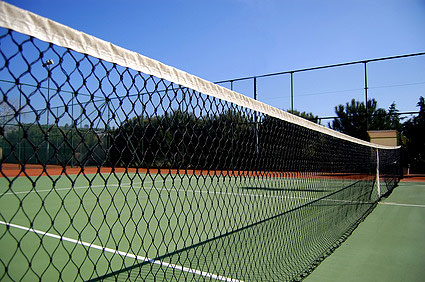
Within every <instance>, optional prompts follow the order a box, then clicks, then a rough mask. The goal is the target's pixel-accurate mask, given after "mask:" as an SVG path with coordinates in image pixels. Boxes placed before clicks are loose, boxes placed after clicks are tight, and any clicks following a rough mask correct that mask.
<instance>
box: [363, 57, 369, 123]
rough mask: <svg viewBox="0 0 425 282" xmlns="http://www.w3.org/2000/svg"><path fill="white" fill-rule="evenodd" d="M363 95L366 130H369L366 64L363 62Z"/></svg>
mask: <svg viewBox="0 0 425 282" xmlns="http://www.w3.org/2000/svg"><path fill="white" fill-rule="evenodd" d="M363 64H364V95H365V109H366V130H369V107H368V104H367V101H368V97H367V89H368V86H367V62H364V63H363Z"/></svg>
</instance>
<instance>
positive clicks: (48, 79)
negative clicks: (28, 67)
mask: <svg viewBox="0 0 425 282" xmlns="http://www.w3.org/2000/svg"><path fill="white" fill-rule="evenodd" d="M53 64H54V62H53V60H52V59H49V60H47V61H46V62H45V63H43V67H45V68H46V69H47V106H46V115H47V117H46V139H47V140H46V141H47V146H46V164H47V162H48V161H49V105H50V66H51V65H53Z"/></svg>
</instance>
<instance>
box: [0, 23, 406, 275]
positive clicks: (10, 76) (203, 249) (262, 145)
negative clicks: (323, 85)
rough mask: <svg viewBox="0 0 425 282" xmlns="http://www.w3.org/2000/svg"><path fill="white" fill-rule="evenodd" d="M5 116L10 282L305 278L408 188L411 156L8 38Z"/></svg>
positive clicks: (2, 234) (4, 255)
mask: <svg viewBox="0 0 425 282" xmlns="http://www.w3.org/2000/svg"><path fill="white" fill-rule="evenodd" d="M0 111H1V114H0V133H1V134H0V138H1V141H0V146H1V151H0V152H1V162H0V221H1V224H0V240H1V241H0V242H1V249H2V251H1V253H0V279H1V280H13V281H21V280H33V281H35V280H66V281H75V280H85V281H87V280H94V281H96V280H112V281H114V280H118V281H136V280H141V281H142V280H145V281H146V280H155V281H161V280H164V281H173V280H176V281H200V280H201V281H202V280H208V281H217V280H219V281H220V280H221V281H232V280H233V281H261V280H263V281H282V280H286V281H289V280H299V279H302V278H303V277H304V276H305V275H306V274H308V273H309V272H310V271H311V269H313V268H314V266H315V265H317V263H318V262H320V261H321V260H322V259H323V257H325V256H326V255H327V254H329V253H330V252H332V250H333V249H334V248H335V247H337V246H338V245H339V244H340V243H341V242H342V241H343V240H344V239H345V238H346V236H347V235H348V234H350V232H351V231H352V230H353V228H355V227H356V226H357V225H358V223H359V222H360V221H361V220H362V219H363V218H364V217H365V216H366V215H367V214H368V213H369V212H370V211H371V210H372V209H373V207H374V206H375V205H376V203H377V201H378V200H379V198H380V197H381V195H384V194H388V193H390V192H391V190H392V189H393V188H394V187H395V186H396V185H397V183H398V180H399V177H400V163H399V158H400V155H399V150H387V149H376V148H374V147H369V146H365V145H361V144H357V143H353V142H350V141H347V140H343V139H340V138H337V137H335V136H331V135H327V134H323V133H320V132H318V131H315V130H312V129H308V128H305V127H303V126H300V125H297V124H294V123H290V122H288V121H284V120H280V119H277V118H274V117H271V116H269V115H267V114H264V113H261V112H256V111H254V110H252V109H249V108H245V107H241V106H239V105H236V104H234V103H231V102H228V101H225V100H222V99H218V98H214V97H212V96H209V95H208V93H199V92H197V91H195V90H193V89H189V88H186V87H183V86H181V85H178V84H175V83H172V82H170V81H167V80H165V79H162V78H159V77H154V76H151V75H146V74H144V73H141V72H138V71H135V70H132V69H129V68H125V67H121V66H119V65H116V64H113V63H109V62H107V61H104V60H102V59H99V58H95V57H91V56H88V55H85V54H81V53H78V52H75V51H72V50H70V49H67V48H63V47H60V46H57V45H54V44H51V43H46V42H43V41H40V40H38V39H35V38H33V37H31V36H27V35H24V34H20V33H18V32H15V31H12V30H7V29H0ZM378 160H379V173H380V174H379V175H380V181H381V185H380V186H381V195H379V194H378V192H377V189H376V186H377V178H376V177H377V169H378Z"/></svg>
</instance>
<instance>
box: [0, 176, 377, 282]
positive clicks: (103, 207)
mask: <svg viewBox="0 0 425 282" xmlns="http://www.w3.org/2000/svg"><path fill="white" fill-rule="evenodd" d="M345 178H347V177H345ZM0 181H1V183H0V184H1V185H0V187H2V191H0V193H1V195H2V196H1V197H0V201H1V202H0V206H1V209H0V213H1V214H2V219H3V220H2V222H1V227H0V228H2V229H3V230H2V234H4V236H3V237H2V245H3V246H11V248H7V247H6V248H4V249H3V252H2V260H4V261H10V264H9V265H8V270H9V271H11V273H14V274H16V275H17V276H16V277H19V276H21V275H23V274H24V273H25V272H27V270H28V263H29V262H30V263H31V268H32V269H33V270H34V272H35V273H38V274H40V273H43V274H42V276H43V278H46V279H48V280H50V279H51V280H58V279H59V275H61V277H62V278H65V279H66V278H67V277H72V278H77V279H82V280H89V279H93V278H96V276H97V275H99V276H101V275H105V274H108V273H110V272H116V271H118V272H122V269H125V268H127V267H131V266H134V265H136V264H139V263H144V264H145V265H144V266H143V267H137V270H133V271H141V272H142V273H143V272H145V273H144V274H147V277H148V276H149V275H154V276H157V275H158V273H157V272H159V274H160V275H159V277H161V276H163V277H164V279H166V278H167V275H175V274H176V271H181V272H182V273H181V274H180V275H181V277H182V279H183V278H184V279H186V278H187V275H190V276H192V275H195V276H200V277H209V278H210V277H214V276H210V275H217V276H218V277H220V276H221V275H220V266H219V261H220V259H221V257H220V255H222V256H223V257H224V256H226V252H232V249H235V251H236V252H237V249H238V248H244V249H253V248H254V249H255V248H256V245H258V242H256V240H271V239H272V238H273V236H271V235H274V234H267V233H262V234H261V237H263V238H259V234H258V233H257V232H260V231H261V232H263V231H264V230H265V229H267V230H268V229H269V230H270V231H269V233H270V232H272V233H274V232H276V227H279V225H281V224H282V222H281V221H282V219H279V218H285V220H288V219H287V216H286V217H285V216H284V215H285V214H286V213H288V212H289V211H296V210H297V209H300V212H305V211H303V208H300V207H303V206H306V204H307V203H311V202H312V201H315V200H317V199H319V198H321V197H323V196H324V195H329V194H330V192H334V191H335V189H340V187H349V188H351V189H353V188H355V189H358V188H359V187H361V181H360V182H359V181H358V180H349V179H339V180H338V179H333V180H329V179H326V180H324V179H312V178H311V179H309V180H308V181H306V180H305V179H302V178H282V177H275V178H272V177H264V178H263V179H261V178H257V177H247V176H213V175H212V176H209V177H204V176H202V175H179V174H174V175H173V174H137V173H116V174H109V173H108V174H81V175H60V176H55V175H53V176H40V177H35V176H33V177H17V178H15V179H13V180H12V182H9V181H11V179H9V180H7V179H6V178H0ZM363 187H364V189H366V190H365V193H364V195H365V197H364V199H365V201H366V200H367V199H368V198H369V197H370V195H369V194H370V193H371V192H373V191H370V187H369V185H363ZM5 188H7V189H5ZM368 189H369V190H368ZM348 190H349V189H348ZM341 193H347V191H343V192H340V194H341ZM338 198H341V195H338V193H336V194H335V196H333V197H328V198H327V199H328V203H327V204H326V205H327V206H328V209H323V208H322V209H320V210H319V209H317V206H318V205H315V204H310V205H309V206H308V207H304V209H309V210H310V209H315V208H316V209H317V212H318V213H316V214H315V216H314V217H311V218H307V219H306V220H315V219H317V218H320V213H328V212H338V211H340V210H341V209H342V208H344V206H346V205H345V204H346V203H343V202H337V199H338ZM357 200H358V201H360V200H362V199H357ZM240 203H243V205H241V204H240ZM358 205H363V206H366V207H371V206H372V205H373V203H370V202H364V203H360V204H359V203H355V204H354V203H353V205H352V206H353V207H355V208H358ZM320 206H322V207H323V204H322V203H321V204H320ZM309 212H311V211H309ZM276 218H277V219H278V221H279V222H280V223H279V222H273V223H269V221H271V219H276ZM8 224H9V232H5V229H6V225H8ZM12 224H13V225H12ZM266 225H268V227H265V226H266ZM270 225H273V227H272V226H270ZM247 227H250V228H251V229H252V230H249V231H248V229H249V228H247ZM292 228H294V229H296V228H299V226H292ZM235 230H236V231H235ZM282 231H283V230H282ZM236 232H240V233H243V234H244V236H243V238H245V239H244V240H242V241H241V242H240V243H238V244H236V245H233V246H232V244H230V243H229V242H231V241H232V235H231V234H229V233H236ZM224 235H225V237H226V238H224V239H223V238H221V237H224ZM238 236H240V234H238ZM61 237H62V239H61ZM248 238H250V240H253V241H252V242H250V240H247V239H248ZM212 239H213V240H212ZM208 240H210V241H211V242H208ZM16 241H19V242H20V244H19V248H20V249H22V251H24V252H25V255H22V254H21V255H20V254H16V250H15V246H14V244H13V243H14V242H16ZM58 241H61V244H58ZM213 241H218V243H217V242H213ZM8 242H9V243H10V244H9V243H8ZM199 243H202V244H201V245H200V246H199V247H194V246H196V245H197V244H199ZM279 245H280V246H281V247H282V246H285V244H283V243H282V242H280V243H279ZM206 246H208V247H206ZM229 246H232V247H231V248H229ZM187 247H190V249H188V250H184V249H185V248H187ZM199 248H202V249H205V248H207V249H209V251H210V252H214V257H213V259H215V260H216V261H215V263H214V264H212V262H211V261H203V259H202V257H201V258H200V257H198V256H196V254H193V252H196V251H197V249H199ZM182 250H184V251H182ZM175 251H179V252H176V253H178V255H176V258H174V257H173V256H172V255H171V256H170V254H172V253H173V252H175ZM282 251H284V252H287V251H288V250H286V251H285V250H282ZM182 253H183V254H184V255H183V256H187V257H186V258H184V259H183V258H182ZM113 254H115V256H112V255H113ZM116 254H118V256H117V255H116ZM254 254H255V256H261V255H264V256H266V255H267V254H261V252H260V253H258V252H255V253H254ZM246 255H247V254H244V257H246ZM136 256H137V257H136ZM163 256H165V257H166V258H164V261H160V260H156V261H155V262H148V263H146V261H145V260H149V259H152V258H157V257H163ZM236 257H238V256H236ZM236 257H235V258H236ZM111 258H112V259H111ZM194 258H196V259H195V261H194ZM248 258H249V257H248ZM50 259H53V260H55V265H54V266H53V265H51V264H49V262H50ZM205 259H208V260H210V259H212V258H211V257H209V255H205ZM70 260H72V261H73V263H72V264H71V263H69V261H70ZM174 260H176V263H175V262H174ZM76 262H78V263H76ZM182 262H187V265H189V267H187V265H179V264H178V263H180V264H181V263H182ZM248 262H249V259H248V260H244V259H237V260H236V259H235V260H234V261H232V264H234V269H236V270H237V269H242V267H243V266H244V265H245V264H246V263H248ZM158 263H167V265H166V266H159V265H158ZM170 264H171V265H170ZM236 264H240V266H237V265H236ZM205 265H206V266H207V268H208V269H204V268H203V267H205ZM211 265H217V266H219V267H216V268H213V269H211ZM179 266H181V267H187V269H185V270H182V269H180V268H179ZM253 267H256V266H253ZM58 269H61V271H60V272H59V271H58ZM93 269H95V270H94V271H93ZM77 270H78V271H77ZM192 271H200V273H201V274H196V273H197V272H195V273H192ZM225 272H226V273H228V270H225ZM76 273H78V277H73V276H75V275H76ZM124 273H126V272H125V271H124ZM167 273H168V274H167ZM170 273H171V274H170ZM127 274H128V273H126V274H124V275H127ZM235 274H237V271H236V272H235ZM121 275H123V274H121ZM269 275H273V272H270V273H269ZM26 277H27V278H29V279H36V278H37V275H36V274H34V276H31V275H28V274H27V275H26ZM170 277H171V276H170ZM200 277H197V279H198V278H200ZM223 277H225V276H223ZM11 278H13V277H11ZM227 278H229V277H227ZM230 278H234V279H236V278H235V277H230Z"/></svg>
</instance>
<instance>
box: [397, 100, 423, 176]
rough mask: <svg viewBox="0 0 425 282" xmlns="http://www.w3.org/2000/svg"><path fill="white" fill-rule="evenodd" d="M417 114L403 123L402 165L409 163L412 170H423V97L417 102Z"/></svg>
mask: <svg viewBox="0 0 425 282" xmlns="http://www.w3.org/2000/svg"><path fill="white" fill-rule="evenodd" d="M417 106H418V107H419V114H418V115H417V116H415V117H413V118H411V119H409V120H408V121H406V122H405V123H404V124H403V128H402V133H403V136H404V140H403V141H404V142H403V151H404V154H403V155H404V159H403V162H404V165H409V164H410V165H411V168H412V170H414V171H420V172H425V99H424V97H422V96H421V97H420V98H419V102H418V103H417Z"/></svg>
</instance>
